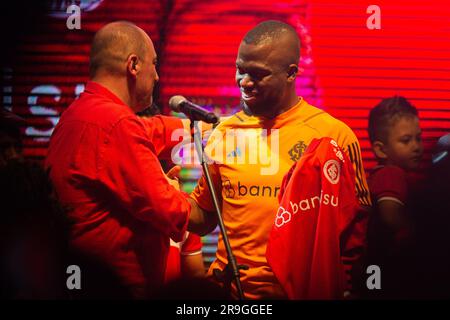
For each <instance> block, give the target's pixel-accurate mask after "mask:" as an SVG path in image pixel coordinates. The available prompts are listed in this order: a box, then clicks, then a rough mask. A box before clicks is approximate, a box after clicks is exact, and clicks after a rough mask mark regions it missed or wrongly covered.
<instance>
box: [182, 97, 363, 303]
mask: <svg viewBox="0 0 450 320" xmlns="http://www.w3.org/2000/svg"><path fill="white" fill-rule="evenodd" d="M321 137H331V138H333V139H334V140H336V141H337V143H338V144H339V145H340V147H341V148H342V149H343V150H344V152H346V153H347V155H348V156H349V158H350V159H351V161H352V163H353V166H354V169H355V173H356V189H357V192H358V196H359V201H360V204H362V205H366V206H370V198H369V193H368V188H367V183H366V180H365V175H364V172H363V166H362V160H361V154H360V153H361V152H360V148H359V143H358V140H357V138H356V136H355V135H354V133H353V132H352V130H351V129H350V128H349V127H348V126H347V125H345V124H344V123H343V122H341V121H339V120H337V119H335V118H333V117H332V116H330V115H329V114H328V113H326V112H325V111H323V110H320V109H318V108H315V107H313V106H311V105H309V104H308V103H307V102H306V101H304V100H303V99H300V101H299V102H298V103H297V104H296V105H295V106H294V107H292V108H291V109H289V110H288V111H286V112H284V113H282V114H280V115H279V116H278V117H276V118H275V119H271V120H264V119H261V118H258V117H253V116H248V115H246V114H245V113H244V112H243V111H241V112H238V113H236V114H235V115H234V116H232V117H230V118H229V119H227V120H225V121H224V122H222V123H221V124H220V125H219V126H217V128H216V129H215V131H214V132H213V133H212V134H211V137H210V138H209V140H208V143H207V147H206V148H205V152H206V154H207V155H208V156H209V157H210V158H211V160H214V162H213V163H211V164H210V171H211V175H212V179H213V183H214V185H215V187H216V189H217V191H218V194H219V197H220V199H219V200H220V204H221V206H222V215H223V220H224V224H225V227H226V229H227V232H228V235H229V239H230V243H231V247H232V250H233V253H234V255H235V256H236V260H237V263H238V264H245V265H248V266H249V269H248V270H241V282H242V287H243V290H244V293H245V296H246V298H248V299H264V298H269V299H270V298H275V299H276V298H285V293H284V292H283V290H282V288H281V286H280V285H279V283H278V282H277V280H276V278H275V277H274V274H273V272H272V270H271V268H270V267H269V266H268V264H267V260H266V257H265V253H266V245H267V241H268V238H269V233H270V230H271V228H272V225H273V222H274V217H275V214H276V212H277V209H278V206H279V204H278V199H277V196H278V193H279V191H280V186H281V182H282V179H283V177H284V175H285V174H286V173H287V172H288V170H289V169H290V167H291V166H292V165H293V163H294V162H296V161H298V160H299V159H300V157H301V155H302V153H303V152H304V151H305V149H306V147H307V146H308V145H309V143H310V142H311V141H312V139H314V138H321ZM191 197H192V198H193V199H194V200H195V201H196V202H197V203H198V205H199V206H200V207H201V208H203V209H204V210H206V211H214V205H213V202H212V200H211V196H210V192H209V189H208V187H207V184H206V180H205V178H204V177H203V176H202V177H201V178H200V180H199V183H198V185H197V187H196V188H195V190H194V191H193V192H192V194H191ZM226 263H227V255H226V250H225V246H224V244H223V241H222V237H221V236H219V242H218V247H217V253H216V260H215V261H214V262H213V263H212V265H211V267H210V270H209V274H211V273H212V270H213V269H215V268H219V269H223V268H224V267H225V265H226ZM286 263H288V262H287V261H286ZM233 294H234V295H236V290H235V288H234V284H233Z"/></svg>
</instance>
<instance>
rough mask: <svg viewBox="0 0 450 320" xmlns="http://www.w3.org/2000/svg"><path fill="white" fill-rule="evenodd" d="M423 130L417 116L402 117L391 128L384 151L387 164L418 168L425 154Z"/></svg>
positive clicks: (406, 168) (407, 168)
mask: <svg viewBox="0 0 450 320" xmlns="http://www.w3.org/2000/svg"><path fill="white" fill-rule="evenodd" d="M421 135H422V132H421V130H420V127H419V119H418V118H417V117H401V118H400V119H398V120H397V121H395V122H394V125H393V126H392V127H391V128H390V129H389V132H388V139H387V143H385V145H384V146H385V149H384V152H385V154H386V156H387V158H386V164H392V165H396V166H399V167H401V168H403V169H405V170H411V169H416V168H417V167H418V166H419V164H420V161H421V159H422V155H423V144H422V136H421Z"/></svg>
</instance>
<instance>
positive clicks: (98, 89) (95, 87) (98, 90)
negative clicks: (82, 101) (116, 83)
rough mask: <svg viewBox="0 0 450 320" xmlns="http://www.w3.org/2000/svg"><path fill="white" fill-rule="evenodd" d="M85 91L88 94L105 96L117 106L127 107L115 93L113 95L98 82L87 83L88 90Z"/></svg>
mask: <svg viewBox="0 0 450 320" xmlns="http://www.w3.org/2000/svg"><path fill="white" fill-rule="evenodd" d="M84 91H85V92H87V93H93V94H98V95H101V96H104V97H106V98H108V99H111V100H112V101H114V102H115V103H117V104H121V105H124V106H126V104H125V103H124V102H123V101H122V100H120V98H119V97H118V96H116V95H115V94H114V93H112V92H111V91H110V90H108V89H107V88H105V87H104V86H102V85H101V84H100V83H98V82H94V81H88V82H87V83H86V88H85V89H84Z"/></svg>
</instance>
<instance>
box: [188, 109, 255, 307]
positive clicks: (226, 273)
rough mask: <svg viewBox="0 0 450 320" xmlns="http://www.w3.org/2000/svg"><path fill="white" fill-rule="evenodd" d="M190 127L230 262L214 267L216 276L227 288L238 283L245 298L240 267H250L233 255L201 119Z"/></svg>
mask: <svg viewBox="0 0 450 320" xmlns="http://www.w3.org/2000/svg"><path fill="white" fill-rule="evenodd" d="M190 120H191V123H190V127H191V130H192V128H193V129H194V145H195V149H196V151H197V154H198V156H199V159H200V162H201V164H202V168H203V173H204V174H205V178H206V182H207V184H208V187H209V190H210V192H211V196H212V200H213V202H214V208H215V209H216V213H217V220H218V224H219V228H220V232H221V233H222V238H223V242H224V244H225V249H226V251H227V260H228V263H227V265H226V266H225V269H224V270H223V271H221V270H219V269H214V276H215V277H216V279H217V280H218V281H220V282H223V283H224V286H225V288H226V289H227V290H231V282H232V281H233V280H234V282H235V284H236V288H237V291H238V295H239V300H244V292H243V291H242V286H241V279H240V273H239V270H240V269H248V266H246V265H238V264H237V262H236V258H235V256H234V255H233V252H232V250H231V246H230V241H229V240H228V235H227V232H226V230H225V225H224V223H223V218H222V210H221V209H220V206H219V201H218V198H217V193H216V190H215V188H214V185H213V183H212V180H211V175H210V172H209V167H208V163H207V162H206V157H205V152H204V148H203V144H202V135H201V131H200V129H199V126H198V123H199V121H194V120H193V119H191V118H190Z"/></svg>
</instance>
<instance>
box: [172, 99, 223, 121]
mask: <svg viewBox="0 0 450 320" xmlns="http://www.w3.org/2000/svg"><path fill="white" fill-rule="evenodd" d="M169 106H170V109H172V110H173V111H175V112H182V113H184V114H185V115H186V116H187V117H188V118H189V119H191V120H194V121H195V120H200V121H203V122H206V123H213V124H214V123H217V122H218V121H219V117H217V116H216V115H215V114H214V113H212V112H209V111H208V110H206V109H204V108H202V107H200V106H198V105H196V104H195V103H192V102H190V101H189V100H187V99H186V98H185V97H183V96H173V97H172V98H170V100H169Z"/></svg>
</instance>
